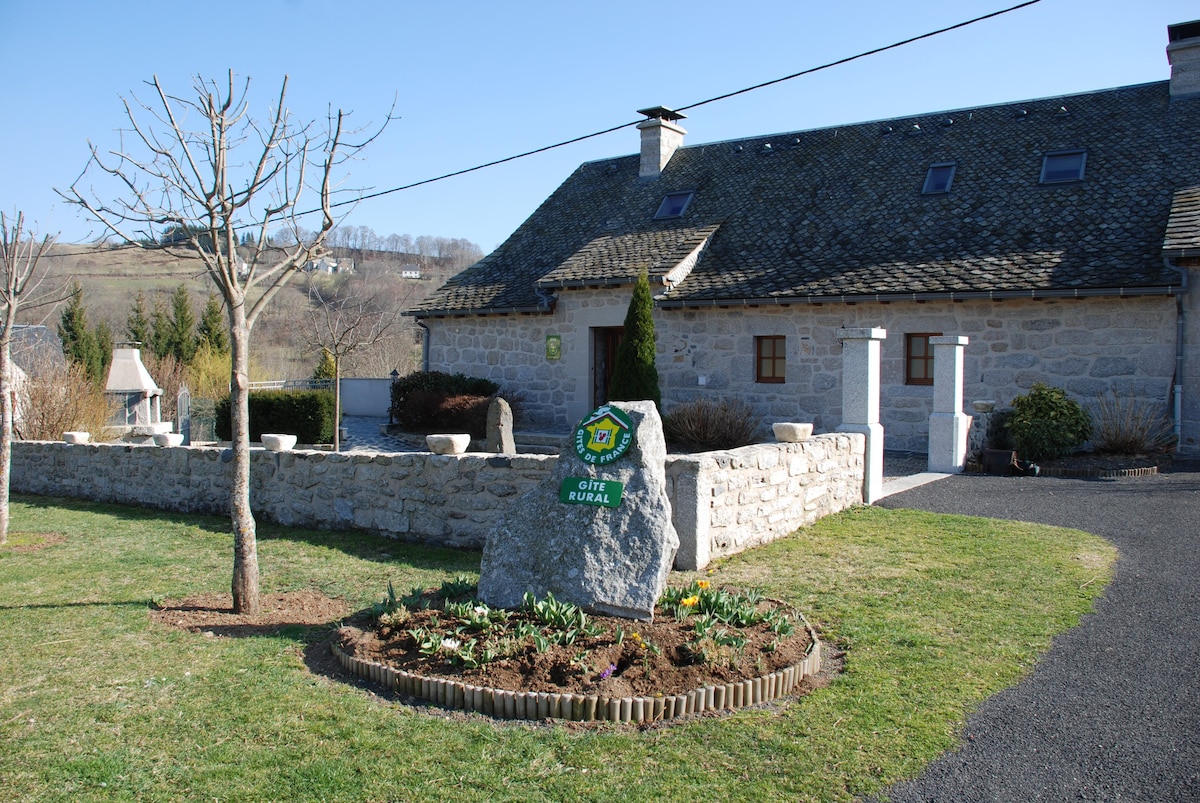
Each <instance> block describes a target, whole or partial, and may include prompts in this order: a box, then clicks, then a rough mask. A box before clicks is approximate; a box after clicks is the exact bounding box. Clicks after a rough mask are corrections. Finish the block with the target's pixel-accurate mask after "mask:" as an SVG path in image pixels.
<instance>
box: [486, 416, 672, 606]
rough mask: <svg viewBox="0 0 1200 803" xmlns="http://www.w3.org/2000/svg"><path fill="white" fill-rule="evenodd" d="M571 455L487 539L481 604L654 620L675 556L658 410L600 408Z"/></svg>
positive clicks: (575, 441)
mask: <svg viewBox="0 0 1200 803" xmlns="http://www.w3.org/2000/svg"><path fill="white" fill-rule="evenodd" d="M614 410H615V411H617V412H618V413H623V414H624V415H623V416H621V415H615V414H614V412H613V411H614ZM621 419H624V420H625V421H627V422H628V423H629V424H630V425H631V427H630V428H631V430H632V439H631V440H626V441H621V437H622V429H623V426H624V424H623V423H622V421H621ZM618 443H620V446H618V445H617V444H618ZM597 444H599V446H597ZM626 444H627V451H625V453H624V454H623V456H620V457H616V458H614V457H613V456H614V455H616V454H618V451H619V449H620V448H621V446H625V445H626ZM572 446H573V447H574V448H568V449H566V450H565V451H564V454H563V455H562V456H560V457H559V459H558V463H557V465H556V467H555V470H554V472H553V474H552V477H551V480H550V481H548V482H547V483H546V484H544V485H542V486H540V487H538V488H535V489H534V490H532V491H530V492H528V493H527V494H525V495H524V496H523V497H522V498H521V499H520V500H519V501H518V502H517V503H516V504H515V505H513V506H512V508H511V512H510V513H509V515H508V517H507V518H506V519H505V520H504V522H503V523H502V524H501V525H500V526H499V527H498V528H497V529H496V530H495V531H493V532H492V533H491V534H489V535H488V539H487V545H486V546H485V547H484V550H483V561H482V564H481V566H480V573H479V575H480V576H479V596H480V599H482V600H483V601H484V602H486V603H487V604H489V605H493V606H497V607H503V608H513V607H516V606H518V605H520V604H521V602H522V599H523V597H524V595H525V593H526V592H532V593H533V595H534V596H535V597H537V598H538V599H541V598H542V597H544V596H545V595H546V593H547V592H549V593H552V594H554V596H555V597H556V598H557V599H560V600H566V601H568V602H572V603H574V604H576V605H579V606H580V607H582V608H584V609H585V610H588V611H591V612H593V613H600V614H608V615H613V616H624V617H627V618H631V619H643V620H644V619H651V618H653V616H654V603H655V602H657V600H658V598H659V596H660V595H661V594H662V592H663V589H664V588H665V587H666V582H667V575H668V574H669V573H670V571H671V564H672V562H673V561H674V559H675V551H676V550H677V549H678V548H679V536H678V535H677V534H676V532H675V526H674V525H673V524H672V523H671V502H670V499H669V498H668V497H667V483H666V442H665V441H664V439H663V433H662V419H661V418H660V417H659V415H658V409H657V408H656V407H655V405H654V403H653V402H612V403H611V404H609V405H605V406H603V407H600V408H598V409H597V410H595V411H594V412H593V413H592V414H591V415H589V416H588V417H587V418H585V419H584V421H583V422H581V424H580V427H579V428H578V429H577V430H576V432H575V438H574V439H573V444H572ZM593 447H595V448H596V449H597V450H598V451H595V452H588V451H587V450H588V449H590V448H593ZM606 450H607V451H606ZM581 451H582V452H584V453H585V454H584V455H583V456H581V455H580V452H581ZM597 455H599V456H597ZM617 484H619V485H620V486H621V487H620V488H617V487H616V486H617Z"/></svg>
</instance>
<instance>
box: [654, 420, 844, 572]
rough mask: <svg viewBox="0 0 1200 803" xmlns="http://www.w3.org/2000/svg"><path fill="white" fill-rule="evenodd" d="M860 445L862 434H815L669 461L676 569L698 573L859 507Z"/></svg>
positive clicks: (676, 457) (679, 457) (678, 457)
mask: <svg viewBox="0 0 1200 803" xmlns="http://www.w3.org/2000/svg"><path fill="white" fill-rule="evenodd" d="M865 444H866V438H865V437H864V436H863V435H857V434H840V435H820V436H816V437H813V438H810V439H809V440H806V441H802V442H801V443H770V444H759V445H755V446H744V447H742V448H740V449H731V450H729V451H725V452H704V453H702V454H696V455H672V456H670V457H668V458H667V490H668V493H669V494H670V496H671V504H672V519H673V521H674V524H675V529H676V531H678V532H679V534H680V536H679V552H678V553H677V554H676V556H675V567H676V568H678V569H700V568H703V567H704V566H706V565H708V563H709V562H710V561H711V560H714V559H716V558H720V557H725V556H726V555H733V554H736V553H738V552H742V551H744V550H747V549H750V548H751V547H755V546H759V545H761V544H765V543H769V542H771V541H774V540H776V539H778V538H782V537H783V536H785V535H787V534H788V533H791V532H794V531H795V530H796V529H797V528H799V527H804V526H807V525H809V524H812V523H813V522H815V521H817V520H818V519H820V518H821V517H823V516H828V515H829V514H831V513H837V512H838V511H840V510H845V509H846V508H848V507H851V506H853V505H861V504H862V502H863V454H864V447H865ZM685 533H687V534H688V536H687V537H685V535H684V534H685Z"/></svg>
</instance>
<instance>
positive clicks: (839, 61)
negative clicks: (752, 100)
mask: <svg viewBox="0 0 1200 803" xmlns="http://www.w3.org/2000/svg"><path fill="white" fill-rule="evenodd" d="M1040 2H1042V0H1026V2H1023V3H1018V4H1017V5H1015V6H1009V7H1008V8H1004V9H1000V10H999V11H993V12H991V13H988V14H984V15H982V16H979V17H974V18H972V19H969V20H964V21H963V22H958V23H955V24H954V25H948V26H946V27H944V28H938V29H937V30H933V31H929V32H927V33H923V34H920V35H918V36H910V37H909V38H907V39H901V40H900V41H898V42H893V43H892V44H890V45H883V46H881V47H876V48H872V49H871V50H864V51H863V52H861V53H856V54H854V55H853V56H846V57H845V58H840V59H837V60H835V61H830V62H826V63H825V64H821V65H818V66H816V67H809V68H807V69H804V70H801V71H800V72H795V73H792V74H791V75H785V76H783V77H782V78H775V79H773V80H770V81H764V82H763V83H761V84H754V85H753V86H748V87H745V88H743V89H737V90H734V91H732V92H726V93H724V94H721V95H717V96H715V97H711V98H708V99H707V100H701V101H697V102H696V103H690V104H688V105H686V106H680V107H678V108H676V109H675V111H688V110H690V109H696V108H699V107H701V106H707V105H708V104H710V103H716V102H717V101H721V100H728V99H729V98H733V97H737V96H738V95H745V94H747V93H749V92H754V91H757V90H759V89H765V88H766V87H769V86H775V85H776V84H781V83H783V82H785V81H791V80H793V79H796V78H802V77H804V76H806V75H812V74H813V73H818V72H821V71H823V70H828V69H831V68H833V67H840V66H841V65H843V64H849V63H850V62H852V61H858V60H859V59H864V58H867V57H869V56H875V55H878V54H880V53H885V52H887V51H889V50H895V49H897V48H901V47H905V46H906V45H911V44H913V43H914V42H920V41H921V40H923V39H931V38H933V37H935V36H940V35H942V34H944V33H949V32H951V31H957V30H959V29H960V28H966V27H968V26H970V25H974V24H976V23H979V22H984V21H986V20H990V19H994V18H996V17H1000V16H1003V15H1005V14H1010V13H1012V12H1014V11H1020V10H1021V9H1023V8H1028V7H1029V6H1033V5H1037V4H1038V3H1040ZM640 122H641V120H631V121H629V122H626V123H621V124H620V125H614V126H611V127H610V128H605V129H603V130H600V131H594V132H592V133H591V134H583V135H581V136H578V137H572V138H571V139H566V140H563V141H562V142H556V143H554V144H552V145H544V146H542V147H540V148H534V149H533V150H529V151H523V152H521V153H517V154H513V155H512V156H506V157H504V158H502V159H493V160H492V161H490V162H484V163H482V164H477V165H475V166H474V167H465V168H463V169H461V170H455V171H453V172H450V173H443V174H442V175H440V176H434V177H432V178H426V179H422V180H421V181H414V182H412V183H411V184H403V185H401V186H399V187H392V188H391V189H387V190H379V191H378V192H371V193H367V194H366V195H360V196H358V197H357V198H353V199H349V200H345V201H338V202H337V203H333V204H330V207H331V208H337V207H342V206H350V205H353V204H358V203H361V202H363V201H369V200H372V199H374V198H382V197H383V196H385V195H392V194H393V193H397V192H403V191H404V190H411V189H414V188H416V187H423V186H425V185H426V184H433V183H436V182H438V181H445V180H446V179H451V178H456V177H458V176H465V175H467V174H468V173H475V172H478V171H480V170H486V169H487V168H489V167H496V166H497V165H502V164H507V163H508V162H515V161H517V160H518V159H524V158H526V157H529V156H536V155H537V154H539V153H545V152H547V151H552V150H556V149H558V148H564V147H566V146H567V145H574V144H575V143H577V142H583V141H585V140H589V139H595V138H596V137H602V136H604V135H605V134H612V133H614V132H616V131H620V130H622V129H624V128H630V127H631V126H635V125H637V124H638V123H640ZM321 211H322V210H320V209H310V210H308V211H306V212H301V213H299V214H300V216H301V217H303V216H306V215H313V214H317V213H318V212H321ZM128 247H131V246H127V245H120V246H114V247H113V250H116V249H119V248H128ZM82 253H83V252H80V254H69V253H68V254H53V255H52V256H56V257H62V256H79V255H81V254H82ZM47 256H51V255H50V254H47Z"/></svg>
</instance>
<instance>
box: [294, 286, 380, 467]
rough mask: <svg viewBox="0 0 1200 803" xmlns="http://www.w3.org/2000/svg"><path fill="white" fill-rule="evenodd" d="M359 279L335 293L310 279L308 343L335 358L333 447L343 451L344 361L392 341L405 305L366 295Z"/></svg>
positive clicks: (339, 287)
mask: <svg viewBox="0 0 1200 803" xmlns="http://www.w3.org/2000/svg"><path fill="white" fill-rule="evenodd" d="M360 284H361V283H359V282H350V281H347V282H341V283H338V284H336V285H333V288H334V289H332V292H330V291H329V290H325V291H322V289H321V287H320V285H318V284H317V283H316V282H313V281H311V280H310V284H309V298H310V299H311V300H312V301H313V302H314V303H313V306H312V308H311V309H310V310H309V327H308V330H309V345H312V346H315V347H317V348H318V349H324V350H325V351H327V352H328V353H329V354H330V356H332V357H333V420H334V422H335V425H334V428H333V450H334V451H335V452H337V451H340V450H341V435H340V433H339V431H338V426H337V424H340V423H341V419H342V383H341V379H342V362H343V360H345V359H346V358H347V357H349V356H350V355H352V354H354V353H355V352H358V351H361V350H363V349H367V348H369V347H371V346H374V345H376V344H379V343H382V342H385V341H387V340H390V339H391V337H392V335H393V328H394V327H396V324H397V323H398V322H399V320H400V311H401V309H403V305H402V304H395V303H388V301H387V300H385V299H383V298H381V297H379V296H378V295H363V294H362V293H361V287H360Z"/></svg>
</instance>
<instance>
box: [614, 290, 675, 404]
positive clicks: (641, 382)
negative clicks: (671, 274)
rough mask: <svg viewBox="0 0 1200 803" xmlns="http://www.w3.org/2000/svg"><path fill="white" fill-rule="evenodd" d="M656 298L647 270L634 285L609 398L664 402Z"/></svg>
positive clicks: (655, 402)
mask: <svg viewBox="0 0 1200 803" xmlns="http://www.w3.org/2000/svg"><path fill="white" fill-rule="evenodd" d="M654 352H655V348H654V299H653V298H651V297H650V279H649V277H648V276H647V275H646V272H645V271H642V274H641V275H640V276H638V278H637V281H636V282H635V283H634V285H633V297H632V298H631V299H630V300H629V310H628V311H627V312H626V313H625V334H624V336H623V337H622V338H621V345H620V346H618V347H617V358H616V362H615V363H614V364H613V373H612V381H611V382H610V384H609V390H608V400H609V401H644V400H647V399H648V400H651V401H653V402H654V405H655V406H656V407H661V406H662V392H661V391H660V390H659V388H658V369H657V368H655V367H654Z"/></svg>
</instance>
